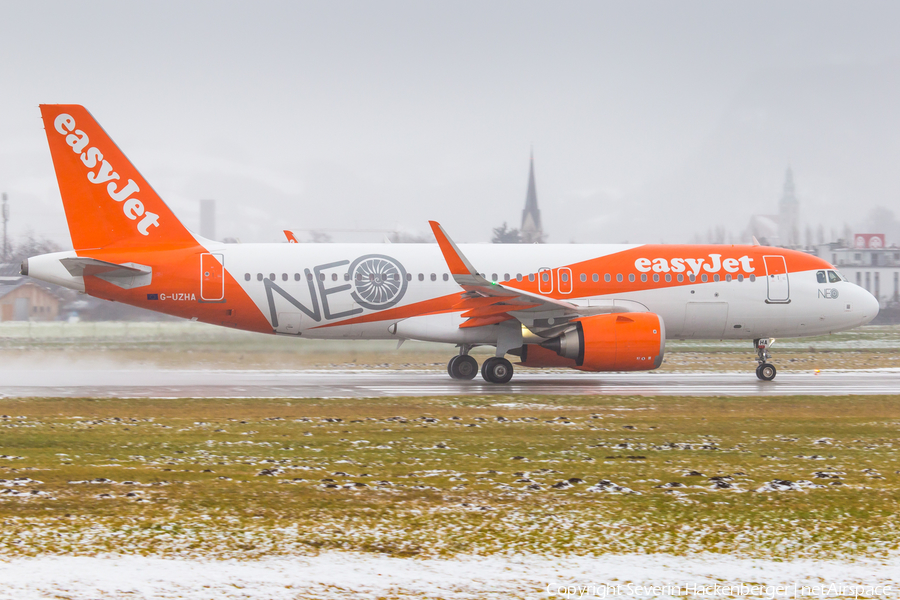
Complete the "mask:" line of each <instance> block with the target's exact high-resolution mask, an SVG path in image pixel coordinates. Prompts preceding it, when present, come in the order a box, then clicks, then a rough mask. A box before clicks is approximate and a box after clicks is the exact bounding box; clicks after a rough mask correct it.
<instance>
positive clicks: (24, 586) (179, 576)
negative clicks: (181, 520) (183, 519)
mask: <svg viewBox="0 0 900 600" xmlns="http://www.w3.org/2000/svg"><path fill="white" fill-rule="evenodd" d="M741 583H745V584H755V585H761V584H762V585H767V586H775V585H782V586H794V585H795V584H796V585H798V586H813V585H826V586H828V585H836V586H863V587H867V588H868V589H863V590H861V591H862V593H860V594H859V595H860V596H865V597H870V598H872V597H875V598H900V593H898V590H900V557H893V558H891V559H886V560H860V561H814V560H799V561H791V562H777V561H772V560H755V559H744V558H736V557H730V556H717V555H709V554H707V555H701V556H692V557H681V556H669V555H612V556H603V557H590V558H588V557H582V558H578V557H574V558H573V557H568V558H547V557H540V556H517V557H501V556H490V557H463V558H452V559H413V558H391V557H387V556H383V555H373V554H356V553H341V552H323V553H321V554H319V555H317V556H303V557H272V558H267V559H263V560H257V561H234V560H226V561H203V560H192V559H163V558H148V557H141V556H117V557H69V556H44V557H37V558H13V559H9V560H0V598H2V599H3V600H6V599H15V600H32V599H34V600H36V599H44V598H67V599H72V600H82V599H84V600H87V599H91V600H109V599H119V598H142V599H143V598H147V599H153V600H157V599H164V598H165V599H169V598H181V599H190V600H195V599H196V600H205V599H212V598H215V599H231V598H242V599H260V600H262V599H265V600H281V599H288V598H290V599H293V598H335V597H348V598H350V597H352V598H354V599H356V598H360V599H368V598H372V599H375V598H385V597H387V598H391V597H403V598H447V599H451V598H452V599H456V598H459V599H463V598H465V599H471V598H492V599H493V598H497V599H499V598H547V597H555V598H566V597H571V598H578V597H581V598H602V597H604V595H605V597H607V598H610V597H619V598H666V597H676V598H686V597H692V598H698V597H710V598H711V597H718V598H722V597H739V596H743V597H748V596H749V597H756V598H761V597H766V598H772V597H773V596H774V597H784V598H787V597H791V598H794V597H817V598H822V597H832V598H834V597H838V596H840V597H854V596H855V595H856V594H855V593H854V590H852V589H849V588H847V587H844V588H843V589H842V590H840V591H841V592H842V593H840V594H838V593H830V594H828V593H826V594H815V595H814V594H803V593H802V590H801V592H800V593H798V594H796V595H795V592H793V591H790V592H789V593H787V594H784V595H779V594H778V593H777V592H778V590H773V589H770V590H768V591H766V590H759V592H758V593H756V594H753V593H744V594H740V592H739V591H736V592H735V593H723V592H725V591H723V590H722V589H721V588H719V589H718V590H716V589H712V588H706V592H707V593H705V594H703V593H701V594H699V595H697V594H689V593H688V592H689V590H690V589H691V588H690V587H689V586H712V585H715V584H718V585H720V586H722V585H734V584H741ZM629 584H631V585H632V586H636V585H645V586H651V585H652V586H670V587H669V588H668V589H665V590H644V591H642V592H643V593H636V592H637V591H638V590H635V588H634V587H631V588H629V587H627V586H628V585H629ZM605 585H609V586H616V585H618V586H622V587H620V588H618V593H616V590H615V589H611V588H608V587H604V586H605ZM548 586H549V588H548ZM573 586H578V587H577V588H576V587H573ZM592 586H593V587H592ZM598 586H599V587H598ZM675 586H677V587H675ZM888 586H889V587H888ZM548 589H549V590H550V591H551V592H552V594H548V593H547V590H548ZM576 589H577V591H576ZM694 589H695V591H696V589H697V588H694ZM700 589H701V590H702V589H703V588H702V587H701V588H700ZM832 589H833V590H834V591H838V589H837V588H832ZM567 590H568V591H569V592H572V595H567V594H566V592H567ZM791 590H793V587H791ZM772 592H775V593H774V594H773V593H772Z"/></svg>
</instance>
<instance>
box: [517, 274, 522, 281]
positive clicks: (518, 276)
mask: <svg viewBox="0 0 900 600" xmlns="http://www.w3.org/2000/svg"><path fill="white" fill-rule="evenodd" d="M516 281H522V274H521V273H516Z"/></svg>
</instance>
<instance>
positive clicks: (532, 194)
mask: <svg viewBox="0 0 900 600" xmlns="http://www.w3.org/2000/svg"><path fill="white" fill-rule="evenodd" d="M519 232H520V235H521V236H522V241H523V242H525V243H527V244H533V243H541V242H543V241H544V229H543V227H542V226H541V211H540V209H539V208H538V202H537V188H536V187H535V184H534V149H532V151H531V158H530V160H529V169H528V192H527V193H526V195H525V210H523V211H522V226H521V227H520V228H519Z"/></svg>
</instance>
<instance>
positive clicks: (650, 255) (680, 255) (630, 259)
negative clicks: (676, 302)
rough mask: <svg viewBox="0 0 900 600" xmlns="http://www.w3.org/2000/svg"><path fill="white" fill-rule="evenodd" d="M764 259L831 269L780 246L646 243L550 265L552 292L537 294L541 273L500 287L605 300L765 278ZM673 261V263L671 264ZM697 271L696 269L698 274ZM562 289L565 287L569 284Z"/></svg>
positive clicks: (791, 267) (793, 267)
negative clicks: (562, 275) (564, 278)
mask: <svg viewBox="0 0 900 600" xmlns="http://www.w3.org/2000/svg"><path fill="white" fill-rule="evenodd" d="M713 255H715V257H714V256H713ZM764 256H783V257H784V258H785V263H786V264H787V270H788V272H789V273H797V272H801V271H810V270H815V269H829V268H832V266H831V265H830V264H828V262H826V261H825V260H823V259H821V258H819V257H816V256H812V255H810V254H806V253H805V252H798V251H796V250H786V249H784V248H771V247H766V246H717V245H702V246H700V245H696V246H695V245H649V244H648V245H645V246H638V247H637V248H629V249H628V250H623V251H621V252H616V253H613V254H609V255H607V256H600V257H597V258H592V259H589V260H586V261H582V262H577V263H571V264H568V265H561V266H560V267H554V268H553V269H550V273H549V275H550V277H552V282H548V283H552V286H553V291H552V292H550V293H542V292H541V291H540V281H539V278H540V276H541V274H536V277H535V281H533V282H532V281H529V280H528V278H527V277H525V278H523V281H516V280H512V281H505V282H503V286H504V287H508V288H513V289H520V290H523V291H526V292H530V293H532V294H540V295H543V296H547V297H550V298H555V299H562V300H566V299H575V298H587V297H594V296H607V295H614V294H623V293H630V292H639V291H645V290H655V289H665V288H673V287H679V286H685V285H697V284H701V283H707V282H709V283H712V282H714V280H715V279H714V276H715V275H719V278H720V280H721V281H725V279H726V276H727V275H731V276H732V277H733V278H735V279H736V278H737V276H738V275H743V276H744V277H745V278H747V277H750V276H751V275H754V276H756V277H765V276H766V267H765V264H764V261H763V257H764ZM642 259H643V260H642ZM675 259H678V260H677V261H676V260H675ZM742 259H744V260H742ZM747 259H749V260H747ZM726 260H727V261H728V263H727V266H728V269H726V263H725V261H726ZM638 261H641V262H638ZM699 261H702V262H699ZM697 267H699V271H698V272H697ZM706 267H708V268H706ZM716 267H717V268H716ZM746 267H750V268H749V269H748V268H746ZM560 268H567V269H571V277H572V281H571V282H570V284H571V290H572V291H571V292H570V293H561V292H560V291H559V283H560V282H559V269H560ZM674 268H680V269H681V270H680V271H676V270H674ZM729 269H730V270H729ZM695 272H696V277H695V281H691V280H690V277H689V276H688V275H690V274H694V273H695ZM582 274H584V275H585V276H586V279H587V281H581V275H582ZM595 274H596V275H597V276H598V279H599V281H596V282H595V281H593V275H595ZM607 274H608V275H609V276H610V281H608V282H607V281H605V278H604V276H605V275H607ZM667 274H668V275H671V279H672V280H671V281H666V278H665V276H666V275H667ZM679 274H680V275H682V281H678V275H679ZM618 275H621V276H622V281H618V280H617V276H618ZM641 275H646V276H647V281H641ZM654 275H659V281H654V280H653V276H654ZM703 275H706V277H707V282H704V281H703V279H702V276H703ZM629 276H633V277H634V281H630V280H629ZM548 283H545V284H544V286H545V288H546V287H547V286H548ZM565 285H569V283H566V284H565Z"/></svg>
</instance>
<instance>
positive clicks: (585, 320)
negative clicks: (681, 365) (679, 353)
mask: <svg viewBox="0 0 900 600" xmlns="http://www.w3.org/2000/svg"><path fill="white" fill-rule="evenodd" d="M572 324H573V325H574V327H571V328H569V329H567V330H566V331H565V332H563V333H562V334H561V335H559V336H557V337H555V338H551V339H549V340H547V341H545V342H543V343H542V344H541V345H540V346H534V345H527V346H524V347H523V348H522V363H521V364H522V365H524V366H527V367H571V368H573V369H579V370H581V371H650V370H652V369H656V368H658V367H659V366H660V365H661V364H662V360H663V355H664V354H665V351H666V331H665V327H664V325H663V321H662V319H661V318H660V316H659V315H657V314H654V313H649V312H646V313H614V314H608V315H595V316H592V317H581V318H579V319H576V320H574V321H572Z"/></svg>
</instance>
